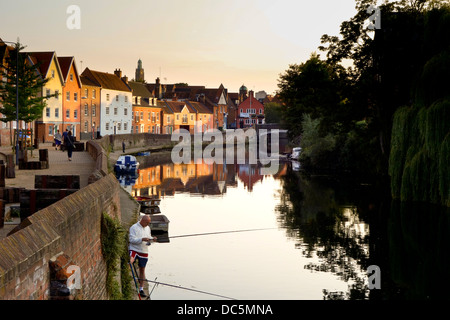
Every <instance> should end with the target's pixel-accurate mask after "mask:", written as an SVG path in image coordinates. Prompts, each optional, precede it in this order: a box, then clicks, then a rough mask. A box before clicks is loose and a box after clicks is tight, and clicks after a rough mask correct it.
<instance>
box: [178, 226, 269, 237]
mask: <svg viewBox="0 0 450 320" xmlns="http://www.w3.org/2000/svg"><path fill="white" fill-rule="evenodd" d="M273 229H276V228H264V229H246V230H232V231H217V232H206V233H193V234H183V235H179V236H172V237H169V239H175V238H185V237H198V236H209V235H214V234H223V233H236V232H251V231H261V230H273Z"/></svg>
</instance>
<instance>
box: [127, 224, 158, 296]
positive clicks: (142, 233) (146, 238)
mask: <svg viewBox="0 0 450 320" xmlns="http://www.w3.org/2000/svg"><path fill="white" fill-rule="evenodd" d="M150 222H151V218H150V216H149V215H144V216H142V218H141V220H140V221H138V222H136V223H135V224H133V225H132V226H131V228H130V232H129V251H130V264H133V263H134V261H135V260H136V258H137V259H138V266H139V295H140V296H141V297H142V298H145V297H146V296H147V295H146V294H145V293H144V281H145V266H146V265H147V262H148V247H149V246H150V244H151V242H152V241H154V240H156V237H152V235H151V230H150V227H149V225H150Z"/></svg>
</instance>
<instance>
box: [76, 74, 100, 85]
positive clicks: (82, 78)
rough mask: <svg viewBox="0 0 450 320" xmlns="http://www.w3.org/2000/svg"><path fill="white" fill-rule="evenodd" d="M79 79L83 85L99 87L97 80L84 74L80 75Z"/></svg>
mask: <svg viewBox="0 0 450 320" xmlns="http://www.w3.org/2000/svg"><path fill="white" fill-rule="evenodd" d="M80 81H81V84H82V85H83V86H91V87H101V86H100V84H99V83H98V82H97V81H95V80H93V79H91V78H89V77H87V76H85V75H80Z"/></svg>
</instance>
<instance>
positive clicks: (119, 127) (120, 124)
mask: <svg viewBox="0 0 450 320" xmlns="http://www.w3.org/2000/svg"><path fill="white" fill-rule="evenodd" d="M117 130H119V131H120V130H122V123H121V122H119V123H118V124H117Z"/></svg>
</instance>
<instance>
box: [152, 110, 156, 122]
mask: <svg viewBox="0 0 450 320" xmlns="http://www.w3.org/2000/svg"><path fill="white" fill-rule="evenodd" d="M152 122H156V118H155V113H154V112H152Z"/></svg>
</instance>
